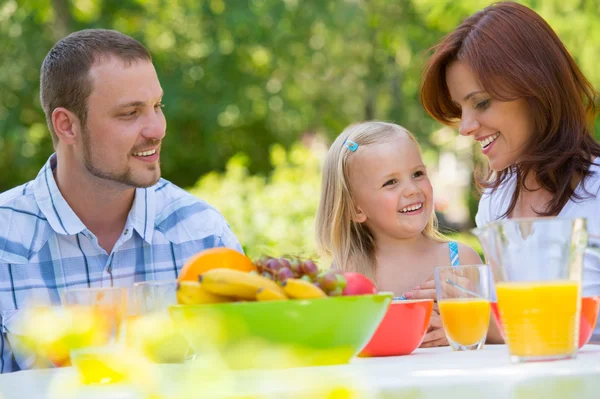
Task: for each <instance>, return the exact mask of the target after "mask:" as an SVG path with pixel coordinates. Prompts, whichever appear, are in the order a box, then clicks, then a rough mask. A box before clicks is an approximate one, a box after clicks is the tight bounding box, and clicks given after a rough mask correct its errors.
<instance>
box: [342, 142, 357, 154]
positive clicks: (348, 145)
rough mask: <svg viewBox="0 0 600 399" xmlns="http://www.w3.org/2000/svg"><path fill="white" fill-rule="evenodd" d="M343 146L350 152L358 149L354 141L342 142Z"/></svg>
mask: <svg viewBox="0 0 600 399" xmlns="http://www.w3.org/2000/svg"><path fill="white" fill-rule="evenodd" d="M344 144H345V145H346V147H348V149H349V150H350V151H352V152H354V151H356V149H357V148H358V144H357V143H355V142H354V141H350V140H344Z"/></svg>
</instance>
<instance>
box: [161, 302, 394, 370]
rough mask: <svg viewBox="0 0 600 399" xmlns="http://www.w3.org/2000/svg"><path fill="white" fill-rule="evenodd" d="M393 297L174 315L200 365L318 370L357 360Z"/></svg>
mask: <svg viewBox="0 0 600 399" xmlns="http://www.w3.org/2000/svg"><path fill="white" fill-rule="evenodd" d="M392 296H393V295H392V294H391V293H378V294H374V295H357V296H338V297H327V298H319V299H309V300H299V299H291V300H287V301H268V302H232V303H220V304H210V305H173V306H171V307H170V308H169V311H170V313H171V317H172V318H173V320H174V322H175V323H176V325H177V326H178V328H180V329H181V333H182V334H183V336H185V337H186V338H187V339H188V341H189V343H190V346H191V347H192V349H193V350H194V351H195V352H196V358H197V359H203V358H207V357H210V356H214V357H217V358H218V359H220V360H222V361H223V363H224V364H225V365H226V366H228V367H230V368H233V369H249V368H287V367H299V366H318V365H332V364H344V363H348V362H349V361H350V359H352V358H353V357H354V356H356V355H357V354H358V353H359V352H360V351H361V349H362V348H363V347H364V346H365V345H366V344H367V343H368V342H369V340H370V339H371V336H372V335H373V334H374V332H375V330H376V329H377V327H378V326H379V322H380V321H381V320H382V319H383V317H384V315H385V313H386V311H387V308H388V305H389V304H390V302H391V300H392ZM213 360H214V359H213Z"/></svg>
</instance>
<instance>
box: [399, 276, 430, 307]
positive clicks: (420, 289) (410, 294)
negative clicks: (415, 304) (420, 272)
mask: <svg viewBox="0 0 600 399" xmlns="http://www.w3.org/2000/svg"><path fill="white" fill-rule="evenodd" d="M404 297H405V298H406V299H433V300H434V301H436V300H437V295H436V293H435V280H434V278H433V276H431V277H429V278H428V279H427V281H425V282H424V283H423V284H420V285H418V286H416V287H415V288H413V289H412V291H407V292H405V293H404Z"/></svg>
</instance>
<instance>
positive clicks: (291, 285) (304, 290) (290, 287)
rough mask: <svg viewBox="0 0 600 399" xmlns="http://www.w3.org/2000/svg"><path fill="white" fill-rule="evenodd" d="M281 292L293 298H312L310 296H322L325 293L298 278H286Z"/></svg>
mask: <svg viewBox="0 0 600 399" xmlns="http://www.w3.org/2000/svg"><path fill="white" fill-rule="evenodd" d="M282 286H283V292H285V293H286V295H287V296H289V297H290V298H294V299H312V298H324V297H326V296H327V294H326V293H325V292H324V291H323V290H322V289H320V288H319V287H317V286H316V285H314V284H313V283H310V282H308V281H306V280H302V279H299V278H288V279H287V280H285V281H284V282H283V284H282Z"/></svg>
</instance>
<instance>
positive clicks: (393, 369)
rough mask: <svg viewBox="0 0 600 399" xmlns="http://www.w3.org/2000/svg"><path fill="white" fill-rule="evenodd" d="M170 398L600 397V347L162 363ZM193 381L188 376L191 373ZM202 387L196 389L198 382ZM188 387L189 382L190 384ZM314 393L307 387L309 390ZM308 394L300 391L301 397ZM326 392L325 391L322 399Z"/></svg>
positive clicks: (46, 394)
mask: <svg viewBox="0 0 600 399" xmlns="http://www.w3.org/2000/svg"><path fill="white" fill-rule="evenodd" d="M157 367H158V368H157V370H158V375H159V379H160V380H161V383H160V384H159V385H160V387H161V389H162V393H163V397H173V398H183V395H182V394H181V391H178V390H181V389H183V388H182V387H183V385H184V384H183V383H182V380H183V379H186V378H187V381H188V383H190V381H191V384H192V388H193V389H197V393H198V395H197V396H196V395H194V396H190V398H191V397H206V396H205V395H203V393H205V392H206V390H203V389H202V388H206V387H207V383H209V384H212V388H214V390H213V391H211V392H212V393H213V394H214V393H215V392H219V395H217V396H214V397H231V396H233V395H234V394H237V395H241V394H260V397H264V398H287V397H293V398H297V397H310V398H317V397H319V396H318V394H319V393H323V392H330V391H331V390H332V389H335V388H336V387H346V388H348V389H351V390H353V392H354V393H355V394H356V396H355V397H360V398H363V397H364V398H397V397H402V398H404V397H406V398H419V399H421V398H435V399H451V398H460V399H465V398H511V399H512V398H544V399H548V398H550V399H552V398H557V399H558V398H560V399H565V398H577V399H587V398H590V399H597V398H600V346H597V345H588V346H586V347H584V348H583V349H582V350H581V351H580V352H579V354H578V356H577V358H576V359H574V360H563V361H554V362H541V363H529V364H511V363H510V362H509V356H508V352H507V348H506V347H505V346H504V345H489V346H486V347H485V348H484V349H483V350H480V351H476V352H452V350H451V349H450V348H448V347H443V348H434V349H418V350H417V351H415V352H414V353H413V354H411V355H409V356H400V357H387V358H370V359H354V360H353V361H352V362H351V363H350V364H348V365H342V366H328V367H311V368H296V369H287V370H272V371H261V372H258V371H252V372H235V373H229V374H227V375H226V376H223V375H219V374H218V373H216V372H215V371H214V370H211V369H210V368H208V369H207V368H204V369H201V370H200V369H196V370H195V369H194V368H193V366H190V367H187V369H185V370H187V371H186V372H187V373H188V374H187V375H186V372H184V366H183V365H158V366H157ZM189 373H192V374H191V375H192V376H193V378H189V376H190V374H189ZM194 384H195V387H194ZM188 388H189V386H188ZM307 390H308V391H307ZM301 392H304V394H303V395H301V396H296V394H298V393H301ZM111 397H112V398H119V399H125V398H138V397H139V398H141V397H144V396H143V395H142V394H141V393H140V392H139V390H136V389H134V388H133V387H130V386H127V385H117V384H114V385H105V386H96V387H83V386H81V385H79V384H78V382H77V377H76V375H75V371H74V370H73V369H71V368H63V369H51V370H30V371H20V372H16V373H12V374H5V375H0V398H2V399H13V398H15V399H16V398H19V399H25V398H27V399H36V398H52V399H54V398H61V399H70V398H86V399H90V398H111ZM323 397H326V396H323Z"/></svg>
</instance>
